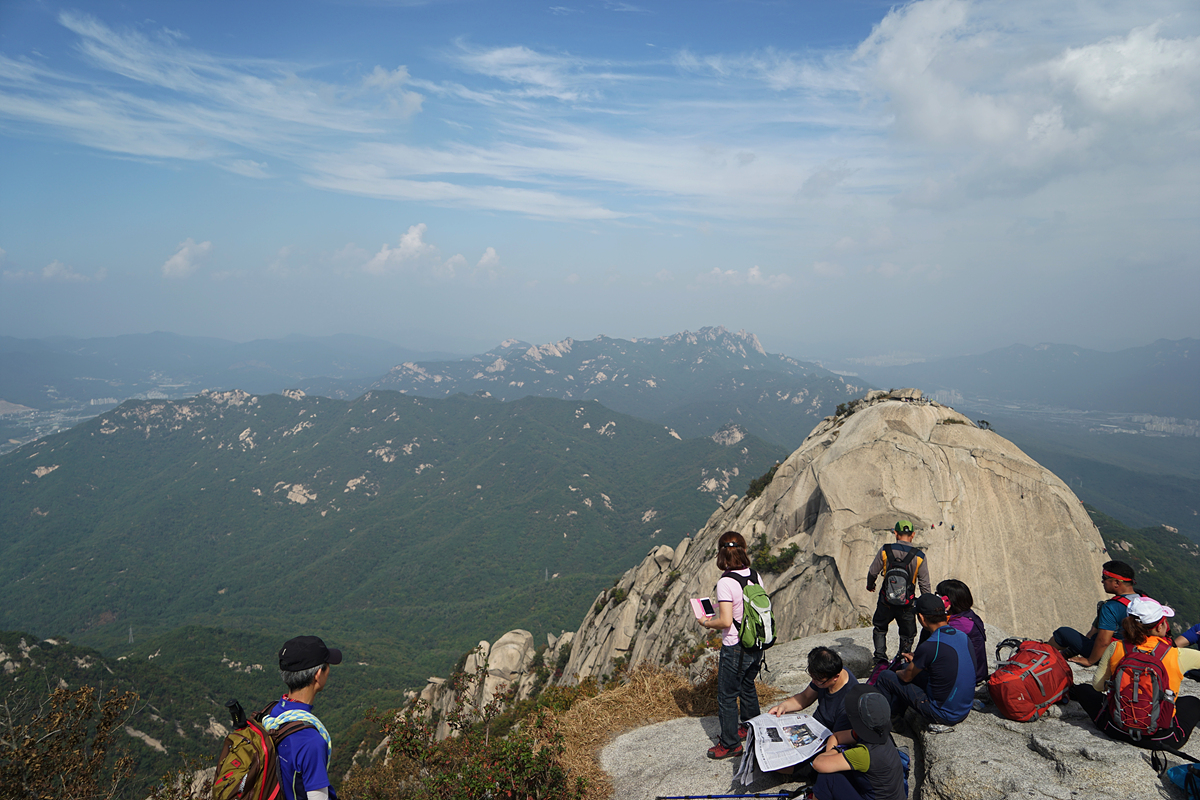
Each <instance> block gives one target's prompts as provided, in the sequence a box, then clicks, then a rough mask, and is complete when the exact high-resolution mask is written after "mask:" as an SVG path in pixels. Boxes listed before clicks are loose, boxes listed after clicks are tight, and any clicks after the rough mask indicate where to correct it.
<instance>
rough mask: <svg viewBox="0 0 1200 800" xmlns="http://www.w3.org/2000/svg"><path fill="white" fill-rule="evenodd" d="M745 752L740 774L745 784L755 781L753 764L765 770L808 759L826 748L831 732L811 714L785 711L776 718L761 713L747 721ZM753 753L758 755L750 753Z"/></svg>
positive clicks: (738, 774)
mask: <svg viewBox="0 0 1200 800" xmlns="http://www.w3.org/2000/svg"><path fill="white" fill-rule="evenodd" d="M747 724H748V725H749V727H750V730H749V732H748V733H747V735H746V743H745V753H746V755H745V756H744V757H743V758H742V763H741V765H740V767H739V769H738V772H737V775H736V777H739V778H741V779H742V783H743V784H749V783H751V782H753V780H754V775H753V763H754V762H757V764H758V768H759V769H760V770H762V771H763V772H771V771H773V770H777V769H782V768H783V767H789V766H791V765H793V764H799V763H800V762H802V761H807V760H808V759H810V758H812V757H813V756H815V755H817V754H818V753H820V752H821V750H823V749H824V748H825V740H826V739H827V738H828V737H829V734H830V731H829V729H828V728H826V727H825V726H824V725H822V724H821V723H819V722H817V721H816V719H814V718H813V717H812V716H811V715H809V714H784V715H783V716H780V717H776V716H772V715H771V714H759V715H758V716H757V717H755V718H754V719H752V720H750V721H749V722H748V723H747ZM752 753H753V755H754V758H753V759H751V758H750V755H751V754H752Z"/></svg>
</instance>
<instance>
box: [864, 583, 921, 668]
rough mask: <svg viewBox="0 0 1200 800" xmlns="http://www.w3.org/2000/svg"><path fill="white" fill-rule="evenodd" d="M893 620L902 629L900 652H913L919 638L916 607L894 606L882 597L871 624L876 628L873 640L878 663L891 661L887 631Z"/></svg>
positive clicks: (910, 605)
mask: <svg viewBox="0 0 1200 800" xmlns="http://www.w3.org/2000/svg"><path fill="white" fill-rule="evenodd" d="M892 620H896V627H898V628H899V629H900V652H901V653H911V652H912V651H913V642H914V641H915V640H916V638H917V609H916V607H915V606H913V605H912V604H909V605H907V606H893V605H890V604H889V603H886V602H884V600H883V598H882V597H881V598H880V599H879V603H878V605H876V606H875V616H874V617H872V618H871V623H872V624H873V625H874V626H875V630H874V631H873V632H872V638H873V639H874V640H875V661H876V662H879V661H884V662H887V661H890V660H891V659H889V658H888V654H887V630H888V625H891V624H892Z"/></svg>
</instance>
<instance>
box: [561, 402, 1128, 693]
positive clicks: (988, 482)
mask: <svg viewBox="0 0 1200 800" xmlns="http://www.w3.org/2000/svg"><path fill="white" fill-rule="evenodd" d="M898 519H908V520H911V521H912V523H913V526H914V529H915V530H916V531H917V535H916V540H915V544H916V545H917V546H918V547H920V548H921V549H922V550H924V551H925V553H926V554H927V556H928V563H929V572H930V579H931V581H932V582H933V584H934V585H936V584H937V582H938V581H940V580H943V579H945V578H952V577H953V578H958V579H960V580H963V581H965V582H966V583H967V585H969V586H970V587H971V590H972V592H973V594H974V597H975V608H976V610H977V611H978V612H979V614H980V615H981V616H982V617H983V618H984V619H985V620H987V621H988V622H989V623H992V624H995V625H998V626H1000V627H1001V628H1004V629H1005V630H1008V631H1012V632H1014V634H1016V635H1022V636H1028V637H1032V638H1045V637H1046V636H1047V635H1049V633H1050V632H1051V631H1052V630H1053V629H1054V628H1056V627H1058V626H1060V625H1072V626H1074V627H1077V628H1082V629H1084V630H1086V629H1087V627H1088V623H1089V622H1090V620H1091V618H1092V616H1093V615H1094V613H1095V603H1096V601H1097V600H1099V599H1101V598H1102V593H1101V591H1100V587H1099V586H1098V585H1097V583H1096V575H1097V574H1098V570H1099V569H1100V565H1101V564H1102V563H1103V562H1104V561H1105V560H1106V558H1107V556H1106V555H1105V552H1104V544H1103V541H1102V540H1101V538H1100V533H1099V531H1097V529H1096V527H1095V525H1094V524H1093V523H1092V521H1091V519H1090V518H1089V517H1088V515H1087V513H1086V511H1085V510H1084V508H1083V506H1082V504H1081V503H1080V502H1079V500H1078V499H1077V498H1076V497H1075V495H1074V494H1073V493H1072V492H1071V490H1070V489H1069V488H1068V487H1067V486H1066V484H1064V483H1063V482H1062V481H1061V480H1059V479H1058V478H1057V477H1056V476H1055V475H1053V474H1052V473H1051V472H1049V471H1048V470H1046V469H1045V468H1043V467H1042V466H1040V465H1039V464H1037V463H1036V462H1034V461H1033V460H1032V459H1030V458H1029V457H1028V456H1027V455H1025V454H1024V453H1023V452H1022V451H1021V450H1020V449H1018V448H1017V447H1016V446H1015V445H1013V444H1012V443H1011V442H1009V441H1007V440H1005V439H1003V438H1002V437H1000V436H999V435H997V434H996V433H994V432H992V431H988V430H982V429H980V428H978V427H977V426H976V425H975V424H974V423H973V422H971V420H969V419H967V418H966V417H964V416H963V415H962V414H959V413H958V412H956V411H954V410H953V409H951V408H948V407H946V406H942V405H939V404H938V403H935V402H931V401H929V400H926V399H924V398H923V397H922V394H921V392H920V391H918V390H916V389H901V390H897V391H894V392H872V393H870V394H868V395H867V396H865V397H863V398H861V399H860V400H856V401H854V402H853V403H850V404H849V408H848V409H844V410H843V411H841V412H840V413H839V414H837V415H835V416H831V417H826V418H825V419H824V420H822V421H821V422H820V423H818V425H817V426H816V428H814V429H813V431H812V433H811V434H809V436H808V438H807V439H806V440H805V441H804V443H803V444H802V445H801V446H800V448H799V449H797V450H796V451H795V452H794V453H792V455H791V456H789V457H788V458H787V459H786V460H785V461H783V462H782V463H781V464H780V465H779V467H778V468H777V470H776V473H775V477H774V479H773V480H772V481H771V483H770V484H769V485H768V486H767V487H766V488H765V490H764V491H763V492H762V494H761V495H759V496H758V497H755V498H740V499H739V498H736V497H731V498H730V499H729V500H727V501H726V502H725V503H724V504H723V505H722V506H721V508H720V509H718V510H717V511H716V512H715V513H714V514H713V515H712V517H711V518H710V519H709V521H708V524H707V525H705V527H704V528H703V529H702V530H701V531H700V532H699V533H697V534H696V535H695V537H694V538H692V537H689V538H685V539H683V540H682V541H681V542H680V543H679V545H678V546H676V547H674V548H672V547H670V546H667V545H660V546H658V547H655V548H654V549H653V550H651V551H650V553H649V554H648V555H647V556H646V558H645V559H644V560H643V561H642V563H641V564H640V565H638V566H637V567H634V568H633V569H631V570H629V571H628V572H626V573H625V575H624V576H622V578H621V579H620V580H619V581H618V582H617V585H616V586H615V587H614V588H613V589H612V590H609V592H605V593H602V594H601V595H600V596H599V597H598V598H597V601H596V603H595V604H594V605H593V608H592V611H590V612H589V613H588V615H587V617H586V618H585V619H584V622H583V624H582V626H581V627H580V629H579V631H578V632H577V634H576V636H575V642H574V646H573V650H572V653H571V661H570V663H569V664H568V665H567V668H566V670H565V671H564V672H565V674H566V675H567V676H572V675H577V676H578V677H580V678H582V677H586V676H589V675H596V676H600V675H604V674H607V673H608V672H610V671H611V670H612V660H613V659H614V658H628V659H629V661H630V663H638V662H641V661H652V662H656V663H668V662H670V661H673V660H674V659H675V658H676V657H677V656H678V655H680V654H681V653H682V652H684V651H686V650H687V649H688V648H692V647H695V646H697V645H698V644H699V643H700V641H701V636H700V631H699V629H698V627H697V626H696V625H695V623H694V620H693V619H692V614H691V611H690V609H689V607H688V599H689V598H692V597H705V596H710V595H711V594H712V592H713V589H714V587H715V585H716V582H717V578H718V577H719V571H718V570H717V567H716V564H715V560H714V558H713V555H714V553H715V547H716V541H717V538H718V537H719V536H720V534H721V533H722V532H724V531H727V530H736V531H740V532H742V534H743V535H744V536H745V537H746V539H747V540H748V541H749V542H750V544H751V546H752V548H755V549H757V548H761V547H762V546H763V545H765V546H766V547H768V548H769V551H770V552H771V553H774V554H778V553H780V552H781V551H783V552H788V551H792V552H794V553H795V556H794V557H793V558H792V559H791V560H790V561H788V562H785V563H782V564H779V565H778V566H779V568H780V569H781V571H779V572H776V573H770V572H764V580H765V583H766V588H767V590H768V591H769V592H771V594H772V597H773V598H774V601H775V608H776V612H777V616H778V624H779V633H780V638H781V640H788V639H793V638H797V637H801V636H808V635H811V634H814V633H820V632H822V631H830V630H841V629H847V628H853V627H856V626H858V625H859V624H860V620H862V619H869V618H870V616H871V614H872V613H873V611H874V607H875V602H876V598H875V596H874V594H872V593H869V592H867V590H866V574H867V568H868V566H869V565H870V562H871V560H872V559H873V558H874V556H875V554H876V552H877V551H878V549H879V548H880V547H881V546H882V545H884V544H887V543H888V542H892V541H894V537H893V535H892V532H891V531H892V527H893V525H894V524H895V522H896V520H898ZM793 548H794V550H793ZM610 592H611V593H612V598H610V597H609V593H610ZM1033 596H1036V597H1037V602H1029V598H1030V597H1033ZM614 598H620V602H618V603H611V602H605V601H606V600H609V599H614Z"/></svg>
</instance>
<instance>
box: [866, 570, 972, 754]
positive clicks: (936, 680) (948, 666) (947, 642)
mask: <svg viewBox="0 0 1200 800" xmlns="http://www.w3.org/2000/svg"><path fill="white" fill-rule="evenodd" d="M946 609H947V603H946V600H945V598H943V597H941V596H939V595H936V594H924V595H921V596H920V597H918V598H917V601H916V611H917V622H919V623H920V625H921V627H922V628H924V629H925V630H927V631H929V638H928V639H926V640H925V641H924V642H922V643H921V644H920V645H918V646H917V649H916V651H915V652H913V653H901V654H900V655H901V657H902V658H903V659H904V660H905V661H907V662H908V663H907V664H906V665H905V666H904V668H903V669H901V670H900V671H899V672H892V671H890V670H889V671H887V672H882V673H880V675H879V680H878V682H877V683H876V684H875V685H876V687H878V689H879V691H881V692H883V696H884V697H886V698H887V699H888V703H890V704H891V707H892V714H893V715H894V716H899V715H901V714H903V713H904V710H905V709H906V708H908V707H909V706H912V707H913V708H915V709H916V710H917V711H918V713H920V714H921V716H923V717H925V719H927V720H929V722H930V723H931V724H930V726H929V731H930V732H932V733H941V732H944V731H946V730H950V729H951V726H953V725H956V724H957V723H959V722H962V721H963V720H964V719H966V718H967V714H968V713H970V711H971V703H972V701H974V699H975V656H974V654H973V652H972V650H971V643H970V641H969V640H968V639H967V635H966V634H965V633H963V632H962V631H960V630H956V629H954V628H952V627H950V625H949V624H947V621H948V620H947V610H946Z"/></svg>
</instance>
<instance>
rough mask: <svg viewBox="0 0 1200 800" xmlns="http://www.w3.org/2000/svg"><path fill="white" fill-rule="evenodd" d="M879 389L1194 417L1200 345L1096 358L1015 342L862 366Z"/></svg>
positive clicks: (1183, 342) (1162, 344)
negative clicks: (903, 362)
mask: <svg viewBox="0 0 1200 800" xmlns="http://www.w3.org/2000/svg"><path fill="white" fill-rule="evenodd" d="M860 373H861V374H862V376H863V378H865V379H866V380H869V381H871V382H873V383H876V384H879V385H880V386H885V387H887V386H897V387H898V386H919V387H921V388H922V389H923V390H924V391H925V392H926V394H933V393H934V392H936V391H938V390H944V391H950V392H957V393H959V394H961V395H962V396H963V398H964V399H965V400H968V401H979V400H987V401H990V402H991V403H993V404H1003V403H1011V404H1017V405H1021V406H1030V405H1041V406H1057V407H1061V408H1071V409H1080V410H1085V411H1086V410H1095V411H1115V412H1132V413H1140V414H1154V415H1158V416H1164V417H1176V418H1181V419H1192V420H1197V419H1200V340H1197V339H1179V340H1177V341H1169V340H1166V339H1160V340H1158V341H1157V342H1155V343H1154V344H1150V345H1146V346H1145V347H1133V348H1130V349H1128V350H1121V351H1119V352H1116V353H1102V352H1099V351H1097V350H1088V349H1086V348H1083V347H1076V346H1075V345H1069V344H1039V345H1037V346H1035V347H1028V346H1026V345H1020V344H1015V345H1012V346H1011V347H1005V348H1003V349H1000V350H992V351H990V352H988V353H983V354H982V355H972V356H959V357H957V358H946V359H941V360H938V361H928V362H920V363H914V364H907V365H905V366H901V367H876V368H869V367H864V368H862V369H861V370H860Z"/></svg>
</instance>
